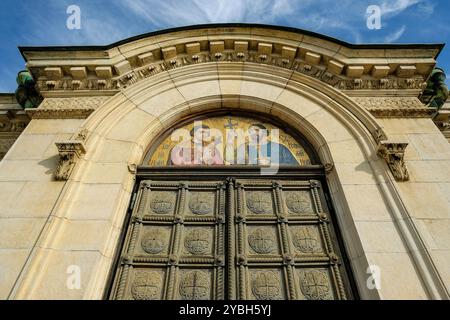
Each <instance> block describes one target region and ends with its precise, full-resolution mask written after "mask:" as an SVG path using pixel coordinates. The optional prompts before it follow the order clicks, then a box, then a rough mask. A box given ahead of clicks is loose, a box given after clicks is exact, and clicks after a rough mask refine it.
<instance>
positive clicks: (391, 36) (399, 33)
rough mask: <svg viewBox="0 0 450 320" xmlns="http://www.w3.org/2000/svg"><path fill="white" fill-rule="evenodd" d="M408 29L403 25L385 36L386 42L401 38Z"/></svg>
mask: <svg viewBox="0 0 450 320" xmlns="http://www.w3.org/2000/svg"><path fill="white" fill-rule="evenodd" d="M405 30H406V26H402V27H401V28H400V29H398V30H397V31H395V32H393V33H390V34H388V35H387V36H385V37H384V42H385V43H393V42H396V41H397V40H398V39H400V38H401V36H402V35H403V33H405Z"/></svg>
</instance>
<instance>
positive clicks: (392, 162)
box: [378, 141, 409, 181]
mask: <svg viewBox="0 0 450 320" xmlns="http://www.w3.org/2000/svg"><path fill="white" fill-rule="evenodd" d="M407 146H408V143H398V142H388V141H381V142H380V143H379V145H378V155H379V156H380V157H382V158H383V159H384V160H386V163H387V164H388V166H389V168H390V169H391V172H392V174H393V175H394V178H395V180H397V181H408V180H409V173H408V168H407V167H406V165H405V161H404V157H405V150H406V147H407Z"/></svg>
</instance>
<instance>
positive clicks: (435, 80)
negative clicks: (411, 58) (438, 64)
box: [420, 68, 449, 111]
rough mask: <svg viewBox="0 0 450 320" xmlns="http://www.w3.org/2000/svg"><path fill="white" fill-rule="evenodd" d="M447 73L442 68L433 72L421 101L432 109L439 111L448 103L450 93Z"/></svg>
mask: <svg viewBox="0 0 450 320" xmlns="http://www.w3.org/2000/svg"><path fill="white" fill-rule="evenodd" d="M446 78H447V77H446V75H445V71H444V70H443V69H441V68H434V69H433V71H432V72H431V76H430V78H429V80H428V82H427V87H426V88H425V90H424V92H423V94H422V96H421V98H420V100H421V101H422V102H423V103H425V104H427V105H428V106H429V107H430V108H435V109H436V110H437V111H439V110H440V109H441V108H442V106H443V105H444V103H445V101H447V99H448V96H449V93H448V88H447V85H446V84H445V80H446Z"/></svg>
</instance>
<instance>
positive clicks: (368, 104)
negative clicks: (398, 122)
mask: <svg viewBox="0 0 450 320" xmlns="http://www.w3.org/2000/svg"><path fill="white" fill-rule="evenodd" d="M353 100H355V101H356V102H357V103H358V104H359V105H361V106H362V107H364V108H366V109H367V110H368V111H369V112H370V113H372V114H373V115H374V116H375V117H378V118H393V117H397V118H398V117H405V118H427V117H431V115H432V114H433V112H434V110H433V109H430V108H428V107H426V106H425V105H424V104H422V103H421V102H420V100H419V99H418V98H417V97H354V98H353Z"/></svg>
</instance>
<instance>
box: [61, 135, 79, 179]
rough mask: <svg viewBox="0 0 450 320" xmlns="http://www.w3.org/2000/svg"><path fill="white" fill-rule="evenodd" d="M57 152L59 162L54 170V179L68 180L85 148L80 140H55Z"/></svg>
mask: <svg viewBox="0 0 450 320" xmlns="http://www.w3.org/2000/svg"><path fill="white" fill-rule="evenodd" d="M56 147H57V148H58V152H59V163H58V167H57V168H56V172H55V179H56V180H68V179H69V176H70V174H71V173H72V170H73V168H74V167H75V164H76V163H77V161H78V159H80V158H81V157H82V155H83V154H85V153H86V148H85V146H84V143H83V142H82V141H63V142H56Z"/></svg>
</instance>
